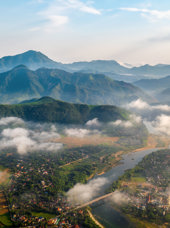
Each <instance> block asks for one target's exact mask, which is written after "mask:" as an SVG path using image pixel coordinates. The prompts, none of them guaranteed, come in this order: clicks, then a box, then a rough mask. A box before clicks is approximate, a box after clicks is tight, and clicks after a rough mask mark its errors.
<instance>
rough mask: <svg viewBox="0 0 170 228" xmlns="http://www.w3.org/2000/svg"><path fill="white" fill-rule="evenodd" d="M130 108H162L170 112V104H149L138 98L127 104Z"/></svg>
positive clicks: (145, 109)
mask: <svg viewBox="0 0 170 228" xmlns="http://www.w3.org/2000/svg"><path fill="white" fill-rule="evenodd" d="M126 107H127V108H129V109H132V110H133V109H136V110H141V111H142V110H144V111H154V110H160V111H165V112H170V106H168V105H149V104H148V103H147V102H145V101H143V100H141V99H138V100H135V101H132V102H131V103H129V104H128V105H126Z"/></svg>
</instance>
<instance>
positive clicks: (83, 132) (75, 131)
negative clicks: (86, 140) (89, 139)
mask: <svg viewBox="0 0 170 228" xmlns="http://www.w3.org/2000/svg"><path fill="white" fill-rule="evenodd" d="M65 134H66V135H67V136H71V137H77V138H83V137H86V136H89V135H92V134H99V131H97V130H88V129H83V128H68V129H65Z"/></svg>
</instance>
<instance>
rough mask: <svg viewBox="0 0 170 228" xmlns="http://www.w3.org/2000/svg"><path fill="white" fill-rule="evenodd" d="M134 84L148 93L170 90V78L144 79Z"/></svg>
mask: <svg viewBox="0 0 170 228" xmlns="http://www.w3.org/2000/svg"><path fill="white" fill-rule="evenodd" d="M133 84H134V85H136V86H138V87H140V88H141V89H144V90H146V91H147V90H148V91H159V90H163V89H167V88H170V76H167V77H164V78H161V79H143V80H139V81H136V82H134V83H133Z"/></svg>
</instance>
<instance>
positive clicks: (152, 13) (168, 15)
mask: <svg viewBox="0 0 170 228" xmlns="http://www.w3.org/2000/svg"><path fill="white" fill-rule="evenodd" d="M120 10H123V11H128V12H139V13H141V15H142V16H143V17H146V18H148V19H151V20H160V19H168V20H170V10H165V11H161V10H152V9H145V8H144V9H140V8H120Z"/></svg>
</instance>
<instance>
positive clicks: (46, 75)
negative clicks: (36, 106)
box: [0, 65, 151, 105]
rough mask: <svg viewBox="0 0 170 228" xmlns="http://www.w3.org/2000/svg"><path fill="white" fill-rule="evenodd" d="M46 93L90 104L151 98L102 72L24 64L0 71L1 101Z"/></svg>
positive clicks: (117, 103) (18, 100) (5, 101)
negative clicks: (76, 71)
mask: <svg viewBox="0 0 170 228" xmlns="http://www.w3.org/2000/svg"><path fill="white" fill-rule="evenodd" d="M42 96H51V97H53V98H56V99H60V100H63V101H68V102H74V103H86V104H111V105H121V104H123V103H127V102H129V101H132V100H135V99H138V98H141V99H143V100H146V101H151V98H150V97H149V96H148V95H146V94H145V93H144V92H143V91H142V90H141V89H139V88H137V87H136V86H134V85H132V84H129V83H125V82H122V81H116V80H112V79H110V78H108V77H106V76H105V75H102V74H84V73H80V72H78V73H69V72H66V71H63V70H58V69H46V68H40V69H38V70H35V71H32V70H30V69H28V68H27V67H26V66H24V65H20V66H17V67H15V68H14V69H12V70H10V71H8V72H4V73H1V74H0V103H16V102H21V101H22V100H26V99H31V98H35V97H36V98H40V97H42Z"/></svg>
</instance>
